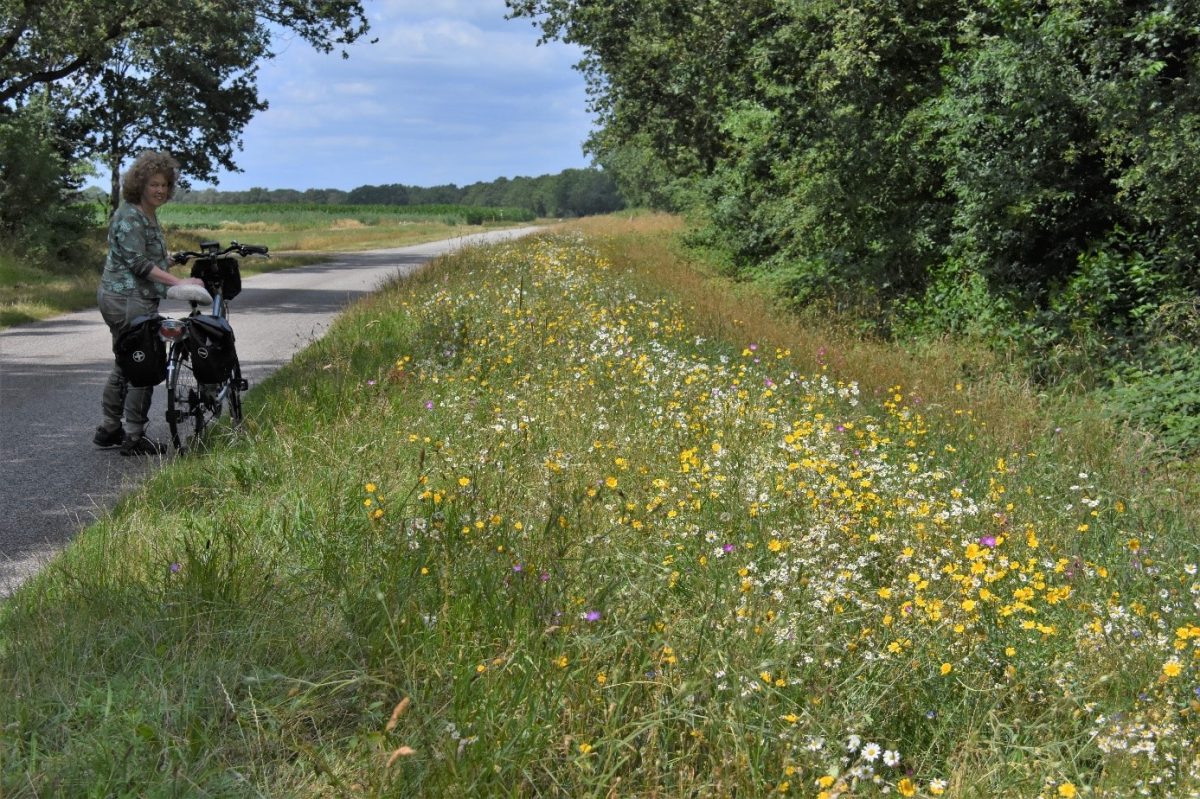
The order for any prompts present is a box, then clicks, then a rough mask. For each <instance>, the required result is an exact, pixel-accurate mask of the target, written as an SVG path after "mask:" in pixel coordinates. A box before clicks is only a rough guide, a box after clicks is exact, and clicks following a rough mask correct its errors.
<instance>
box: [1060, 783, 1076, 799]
mask: <svg viewBox="0 0 1200 799" xmlns="http://www.w3.org/2000/svg"><path fill="white" fill-rule="evenodd" d="M1076 793H1078V791H1076V790H1075V783H1072V782H1064V783H1063V784H1062V785H1060V786H1058V795H1059V796H1061V797H1062V798H1063V799H1072V797H1073V796H1075V795H1076Z"/></svg>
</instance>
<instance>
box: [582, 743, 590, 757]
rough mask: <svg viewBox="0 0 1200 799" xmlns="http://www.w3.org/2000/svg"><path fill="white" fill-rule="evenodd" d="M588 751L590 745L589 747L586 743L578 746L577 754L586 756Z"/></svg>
mask: <svg viewBox="0 0 1200 799" xmlns="http://www.w3.org/2000/svg"><path fill="white" fill-rule="evenodd" d="M590 751H592V745H591V744H586V743H584V744H580V745H579V754H581V755H586V754H587V753H588V752H590Z"/></svg>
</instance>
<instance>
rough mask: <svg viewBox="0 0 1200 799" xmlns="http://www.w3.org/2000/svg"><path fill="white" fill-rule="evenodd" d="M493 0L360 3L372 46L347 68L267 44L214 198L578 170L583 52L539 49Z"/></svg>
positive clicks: (290, 45)
mask: <svg viewBox="0 0 1200 799" xmlns="http://www.w3.org/2000/svg"><path fill="white" fill-rule="evenodd" d="M505 11H506V8H505V5H504V2H503V0H423V1H418V0H378V2H374V3H368V13H369V16H370V19H371V24H372V31H371V33H370V34H369V37H372V38H374V37H377V38H378V42H376V43H375V44H368V43H365V42H363V43H358V44H355V45H353V46H352V47H351V48H350V58H349V59H342V58H340V57H339V56H338V54H337V53H332V54H328V55H326V54H322V53H318V52H315V51H314V50H312V49H311V48H310V47H309V46H308V45H307V44H305V43H304V42H302V41H298V40H291V41H280V42H277V43H276V50H277V52H278V56H277V57H276V58H275V59H274V60H272V61H269V62H266V63H264V64H263V66H262V69H261V72H260V78H259V87H260V93H261V94H262V96H263V97H264V98H265V99H267V100H268V102H269V103H270V108H269V110H268V111H266V112H264V113H262V114H260V115H259V116H258V117H256V118H255V119H253V120H252V121H251V122H250V124H249V125H248V126H247V129H246V131H245V135H244V137H243V139H244V141H245V150H244V151H243V152H242V153H241V154H240V155H239V156H238V157H237V158H236V160H237V162H238V163H239V165H241V166H242V168H243V169H244V170H245V171H244V173H243V174H240V175H223V176H221V180H220V183H219V187H220V188H224V189H243V188H249V187H251V186H266V187H269V188H298V189H304V188H312V187H321V188H345V189H349V188H353V187H355V186H358V185H363V184H366V183H376V184H378V183H407V184H411V185H433V184H435V183H447V182H452V183H457V184H459V185H463V184H467V183H474V182H476V181H479V180H484V181H488V180H494V179H495V178H497V177H501V176H508V177H512V176H515V175H539V174H546V173H553V172H558V171H560V170H562V169H566V168H569V167H581V166H584V165H586V163H587V160H586V158H585V157H584V156H583V154H582V151H581V146H582V143H583V140H584V139H585V138H586V136H587V134H588V131H589V128H590V120H589V118H588V115H587V113H586V111H585V108H586V95H585V92H584V85H583V77H582V76H581V75H580V74H579V73H578V72H576V71H575V70H573V69H572V65H573V64H574V63H575V62H577V61H578V60H579V51H578V50H577V49H576V48H574V47H570V46H566V45H563V44H557V43H556V44H550V45H545V46H540V47H539V46H538V45H537V39H538V32H537V30H536V29H535V28H533V27H532V26H531V25H530V24H529V21H528V20H506V19H505V18H504V15H505Z"/></svg>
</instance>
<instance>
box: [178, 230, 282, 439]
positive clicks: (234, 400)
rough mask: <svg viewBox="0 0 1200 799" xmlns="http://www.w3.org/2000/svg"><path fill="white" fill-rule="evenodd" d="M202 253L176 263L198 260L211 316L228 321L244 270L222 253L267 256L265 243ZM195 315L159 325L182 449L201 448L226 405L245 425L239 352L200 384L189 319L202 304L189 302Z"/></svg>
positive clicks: (206, 247) (196, 272)
mask: <svg viewBox="0 0 1200 799" xmlns="http://www.w3.org/2000/svg"><path fill="white" fill-rule="evenodd" d="M201 250H202V252H198V253H197V252H184V253H177V254H176V255H175V256H174V260H175V262H176V263H184V262H186V261H187V260H189V259H190V258H196V259H197V260H196V262H195V263H193V265H192V276H193V277H196V278H199V279H200V280H202V281H203V282H204V284H205V288H206V289H207V290H208V292H209V294H210V296H211V297H212V307H211V310H210V313H211V316H213V317H215V318H217V319H223V320H224V319H228V316H229V305H228V301H229V300H230V299H232V298H233V297H234V296H236V295H237V294H238V293H240V291H241V271H240V269H239V267H238V261H237V259H235V258H226V257H224V256H225V255H227V254H228V253H230V252H237V253H238V254H239V255H242V256H246V255H263V256H266V255H267V248H266V247H256V246H253V245H240V244H238V243H237V242H233V243H232V244H231V245H230V246H229V247H228V248H226V249H225V250H223V251H222V250H220V247H219V245H218V244H217V243H216V242H204V243H202V244H201ZM190 305H191V306H192V311H191V313H190V314H189V315H188V316H187V317H185V318H184V319H167V320H164V321H163V323H162V324H161V325H160V327H159V335H160V337H162V339H163V340H164V341H166V342H167V343H168V344H169V345H170V349H169V351H168V353H167V423H168V426H169V427H170V429H171V438H172V441H173V443H174V445H175V448H176V449H177V450H179V451H184V450H187V449H191V448H194V447H195V446H197V445H198V444H199V443H200V441H201V437H202V436H203V434H204V431H205V428H206V427H207V426H208V425H209V424H210V423H211V422H213V421H215V420H216V419H217V418H218V417H220V416H221V415H222V413H223V412H224V410H225V409H226V408H228V409H229V416H230V419H231V420H232V422H233V425H234V427H235V428H236V427H237V426H238V425H239V424H240V423H241V416H242V414H241V397H240V392H242V391H245V390H247V389H248V388H249V385H248V383H247V381H246V380H245V379H244V378H243V377H242V373H241V365H240V364H239V363H238V360H237V354H236V351H231V352H232V354H231V357H232V365H231V367H230V368H229V371H228V373H227V374H226V375H225V376H224V377H223V378H222V379H221V380H219V381H217V382H212V383H201V382H199V375H197V374H196V371H195V364H194V363H193V356H192V347H191V345H190V343H189V341H190V339H191V337H192V335H193V331H192V330H191V325H189V321H190V320H191V319H194V318H196V317H199V316H201V310H200V305H201V304H200V303H199V302H196V301H191V302H190Z"/></svg>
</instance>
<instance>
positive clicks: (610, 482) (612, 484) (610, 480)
mask: <svg viewBox="0 0 1200 799" xmlns="http://www.w3.org/2000/svg"><path fill="white" fill-rule="evenodd" d="M604 484H605V485H606V486H608V487H609V488H616V487H617V478H615V477H606V478H605V479H604Z"/></svg>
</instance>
